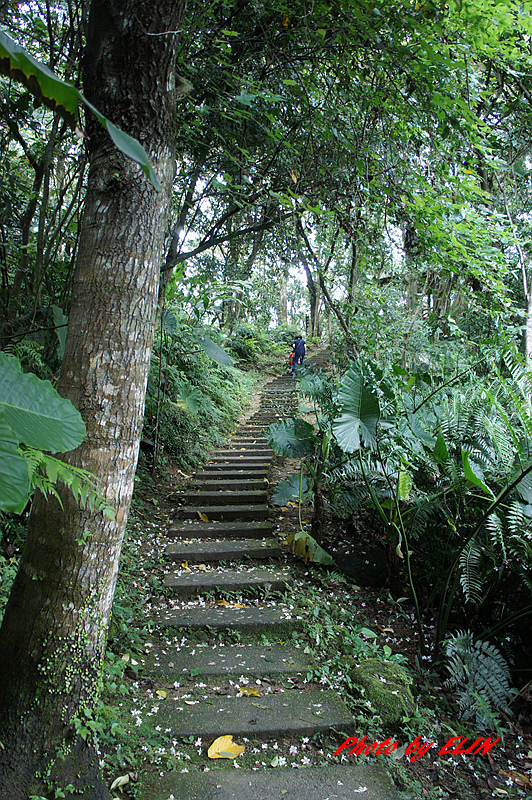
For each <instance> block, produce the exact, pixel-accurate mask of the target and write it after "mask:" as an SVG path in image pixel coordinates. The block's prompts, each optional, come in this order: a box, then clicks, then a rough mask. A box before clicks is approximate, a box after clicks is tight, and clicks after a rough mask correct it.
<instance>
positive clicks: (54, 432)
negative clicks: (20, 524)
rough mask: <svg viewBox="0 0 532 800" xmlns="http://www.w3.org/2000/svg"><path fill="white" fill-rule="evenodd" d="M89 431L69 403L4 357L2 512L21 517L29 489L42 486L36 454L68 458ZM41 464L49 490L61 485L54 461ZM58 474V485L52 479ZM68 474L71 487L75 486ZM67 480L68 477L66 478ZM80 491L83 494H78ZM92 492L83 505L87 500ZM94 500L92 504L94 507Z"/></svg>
mask: <svg viewBox="0 0 532 800" xmlns="http://www.w3.org/2000/svg"><path fill="white" fill-rule="evenodd" d="M84 435H85V425H84V423H83V420H82V419H81V416H80V414H79V412H78V411H77V410H76V409H75V408H74V406H73V405H72V403H71V402H70V401H69V400H65V399H64V398H63V397H60V396H59V395H58V394H57V392H56V391H55V389H54V388H53V386H52V385H51V383H49V382H48V381H42V380H40V378H38V377H37V376H36V375H33V374H31V373H28V374H27V373H23V372H22V370H21V368H20V364H19V362H18V361H17V360H16V359H14V358H13V357H10V356H6V355H5V354H4V353H0V508H1V509H2V510H4V511H12V512H15V513H18V514H20V513H21V512H22V511H23V509H24V507H25V505H26V503H27V502H28V499H29V496H30V492H31V488H32V487H34V486H36V485H38V481H39V480H44V479H43V478H42V476H41V477H39V473H38V472H37V470H36V469H35V468H33V463H32V462H35V460H36V459H37V455H38V454H37V448H38V449H42V450H51V451H52V452H58V451H61V452H64V451H66V450H71V449H72V448H74V447H76V446H77V445H78V444H80V443H81V441H82V440H83V437H84ZM40 457H42V458H41V462H40V464H41V465H42V464H46V465H47V468H49V470H50V472H49V478H48V481H47V483H46V485H47V486H48V487H49V488H50V489H51V488H52V484H53V483H55V481H56V480H57V479H58V477H59V475H58V471H57V470H58V468H57V466H54V463H55V461H56V460H54V459H50V457H48V456H44V454H42V453H41V454H40ZM54 472H55V480H54V479H53V478H50V475H52V474H53V473H54ZM69 474H70V476H71V477H70V485H71V486H73V487H74V486H77V484H78V483H80V481H79V477H78V478H77V479H76V480H77V482H76V480H75V478H74V473H72V472H71V473H69ZM64 475H65V477H66V475H67V472H64ZM78 491H80V492H81V491H83V492H84V489H83V490H82V489H81V488H78ZM88 492H89V490H88V489H87V494H86V495H85V498H84V499H85V500H86V499H87V498H88ZM94 501H95V499H94V498H93V499H92V502H93V503H94Z"/></svg>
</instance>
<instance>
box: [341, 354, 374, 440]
mask: <svg viewBox="0 0 532 800" xmlns="http://www.w3.org/2000/svg"><path fill="white" fill-rule="evenodd" d="M338 404H339V405H340V409H341V413H340V416H339V417H338V418H337V419H336V420H335V421H334V423H333V433H334V435H335V436H336V440H337V442H338V444H339V446H340V448H341V449H342V450H343V451H344V452H345V453H355V452H356V451H357V450H358V449H359V448H360V447H361V445H363V446H364V447H368V448H370V449H374V447H375V446H376V439H377V423H378V421H379V418H380V406H379V400H378V397H377V395H376V393H375V392H373V391H372V390H371V389H370V388H369V387H368V386H366V384H365V381H364V376H363V375H362V373H361V372H359V371H358V370H357V369H356V368H355V367H351V369H349V370H348V371H347V372H346V374H345V375H344V377H343V379H342V382H341V384H340V388H339V391H338Z"/></svg>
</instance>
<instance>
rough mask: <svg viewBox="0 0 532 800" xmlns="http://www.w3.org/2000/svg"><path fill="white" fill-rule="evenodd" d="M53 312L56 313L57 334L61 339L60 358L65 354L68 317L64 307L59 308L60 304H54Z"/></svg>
mask: <svg viewBox="0 0 532 800" xmlns="http://www.w3.org/2000/svg"><path fill="white" fill-rule="evenodd" d="M52 313H53V315H54V325H55V334H56V336H57V338H58V340H59V348H58V354H59V358H63V356H64V355H65V344H66V337H67V325H68V317H66V316H65V315H64V314H63V309H61V308H59V306H52Z"/></svg>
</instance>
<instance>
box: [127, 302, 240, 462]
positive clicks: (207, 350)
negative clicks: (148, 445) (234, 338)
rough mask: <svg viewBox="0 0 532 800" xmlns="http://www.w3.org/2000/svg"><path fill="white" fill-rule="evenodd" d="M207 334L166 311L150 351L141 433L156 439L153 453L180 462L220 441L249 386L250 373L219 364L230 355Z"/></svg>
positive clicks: (196, 458) (199, 456)
mask: <svg viewBox="0 0 532 800" xmlns="http://www.w3.org/2000/svg"><path fill="white" fill-rule="evenodd" d="M210 333H211V335H212V338H211V336H207V335H206V333H205V329H204V328H202V327H198V326H197V325H194V326H192V325H189V324H188V323H187V321H186V320H185V319H184V317H183V315H179V314H177V313H175V312H172V313H168V314H165V315H164V318H163V326H162V329H161V328H159V330H158V332H157V335H156V341H155V346H154V348H153V351H152V359H151V363H150V372H149V376H148V389H147V394H146V408H145V415H144V428H143V437H144V439H147V440H151V441H152V442H156V443H157V458H160V457H162V458H165V457H171V458H173V459H174V460H176V462H177V463H178V464H179V465H180V466H183V467H188V466H191V465H193V464H197V462H198V461H199V460H201V459H202V458H204V454H205V450H206V449H207V448H209V447H210V446H212V444H214V443H217V442H219V441H221V436H222V434H223V433H224V432H226V431H227V430H228V429H229V427H230V425H232V424H233V422H234V419H235V417H236V416H237V415H238V413H239V412H240V410H241V409H242V408H243V406H244V405H245V404H246V402H247V399H248V397H249V393H250V391H251V384H252V378H251V377H250V376H248V377H246V375H245V374H244V373H242V372H240V371H239V370H237V369H235V368H233V367H230V366H225V362H228V361H230V362H231V363H232V359H230V357H229V356H228V355H227V353H226V352H225V350H224V349H222V348H221V347H220V346H219V345H218V344H217V343H216V342H214V337H215V336H216V333H215V332H214V331H210ZM207 341H208V342H210V344H207V345H206V346H205V344H206V342H207Z"/></svg>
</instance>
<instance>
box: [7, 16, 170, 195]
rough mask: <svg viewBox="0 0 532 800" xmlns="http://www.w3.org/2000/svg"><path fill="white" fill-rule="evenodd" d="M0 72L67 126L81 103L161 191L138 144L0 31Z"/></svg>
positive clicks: (73, 119)
mask: <svg viewBox="0 0 532 800" xmlns="http://www.w3.org/2000/svg"><path fill="white" fill-rule="evenodd" d="M0 71H1V72H2V73H3V74H4V75H7V76H8V77H9V78H13V79H14V80H17V81H21V82H22V83H23V84H24V85H25V86H26V87H27V88H28V89H29V90H30V91H31V92H32V94H34V95H35V96H36V97H37V99H38V100H41V101H42V102H43V103H44V104H45V105H46V106H48V107H49V108H51V109H53V110H54V111H55V112H56V113H58V114H60V115H61V116H62V117H63V118H64V119H65V121H66V122H67V123H68V124H69V125H71V126H76V125H77V121H78V104H79V103H80V102H81V103H83V104H84V105H85V106H86V107H87V108H89V109H90V110H91V111H92V113H93V114H94V116H95V117H96V118H97V119H98V120H99V122H100V123H101V124H102V125H103V127H104V128H105V129H106V130H107V132H108V133H109V135H110V137H111V139H112V140H113V142H114V144H115V145H116V147H117V148H118V149H119V150H120V151H121V152H122V153H124V155H126V156H127V157H128V158H131V159H133V161H136V162H137V164H139V165H140V167H141V168H142V170H143V172H144V173H145V175H146V176H147V177H148V178H149V180H150V181H151V183H152V184H153V186H154V187H155V188H156V189H157V191H161V185H160V183H159V181H158V179H157V176H156V175H155V172H154V170H153V167H152V165H151V163H150V160H149V158H148V156H147V154H146V151H145V150H144V148H143V147H142V145H141V144H140V143H139V142H138V141H137V140H136V139H133V137H131V136H129V135H128V134H127V133H124V131H121V130H120V129H119V128H117V127H116V125H113V123H112V122H111V121H110V120H108V119H107V117H104V115H103V114H101V113H100V112H99V111H98V110H97V109H96V108H95V107H94V106H93V105H92V104H91V103H89V101H88V100H87V99H86V98H85V97H84V96H83V95H82V93H81V92H80V91H79V89H76V87H75V86H73V85H72V84H69V83H66V82H65V81H62V80H61V79H60V78H58V77H57V76H56V75H54V73H53V72H52V71H51V70H50V69H48V67H46V66H45V65H44V64H41V63H40V62H38V61H36V60H35V59H34V58H33V57H32V56H31V55H30V54H29V53H28V52H27V51H26V50H25V49H24V48H23V47H20V45H18V44H16V43H15V42H14V41H13V40H12V39H11V38H10V37H9V36H8V35H7V34H6V33H4V32H3V31H0Z"/></svg>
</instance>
